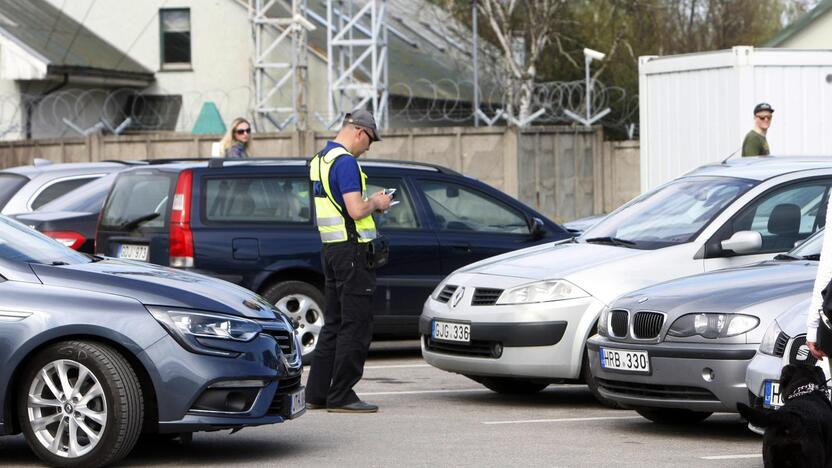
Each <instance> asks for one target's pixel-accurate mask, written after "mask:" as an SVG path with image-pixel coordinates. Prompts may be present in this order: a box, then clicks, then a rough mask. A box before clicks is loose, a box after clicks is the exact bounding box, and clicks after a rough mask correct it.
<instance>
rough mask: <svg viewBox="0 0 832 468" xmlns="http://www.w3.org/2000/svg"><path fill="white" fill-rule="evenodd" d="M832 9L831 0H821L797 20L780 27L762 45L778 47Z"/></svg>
mask: <svg viewBox="0 0 832 468" xmlns="http://www.w3.org/2000/svg"><path fill="white" fill-rule="evenodd" d="M830 9H832V0H821V1H820V2H818V4H817V5H815V7H814V8H812V9H811V10H809V11H807V12H806V13H804V14H803V15H801V16H800V18H798V19H797V20H795V21H794V22H792V23H791V24H789V25H788V26H786V27H785V28H783V29H781V30H780V32H778V33H777V34H775V36H774V37H773V38H771V39H769V40H768V42H766V43H765V44H763V47H780V46H781V45H783V43H784V42H786V41H787V40H789V39H790V38H791V37H792V36H794V35H795V34H797V33H799V32H800V31H802V30H803V29H804V28H806V27H807V26H809V25H810V24H812V23H813V22H814V21H815V20H816V19H818V18H820V17H821V16H823V15H825V14H826V13H827V12H828V11H829V10H830Z"/></svg>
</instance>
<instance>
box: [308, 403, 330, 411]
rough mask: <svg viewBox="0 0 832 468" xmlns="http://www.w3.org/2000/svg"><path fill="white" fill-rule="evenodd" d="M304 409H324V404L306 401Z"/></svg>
mask: <svg viewBox="0 0 832 468" xmlns="http://www.w3.org/2000/svg"><path fill="white" fill-rule="evenodd" d="M306 409H308V410H315V409H326V405H319V404H318V403H309V402H308V401H307V402H306Z"/></svg>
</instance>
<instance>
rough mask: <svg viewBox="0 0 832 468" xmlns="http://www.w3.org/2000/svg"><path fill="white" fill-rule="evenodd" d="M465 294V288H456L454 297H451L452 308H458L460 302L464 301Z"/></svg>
mask: <svg viewBox="0 0 832 468" xmlns="http://www.w3.org/2000/svg"><path fill="white" fill-rule="evenodd" d="M464 294H465V288H464V287H462V286H460V287H458V288H456V291H454V295H453V296H451V300H450V302H449V304H450V305H451V307H456V306H458V305H459V302H460V301H461V300H462V296H463V295H464Z"/></svg>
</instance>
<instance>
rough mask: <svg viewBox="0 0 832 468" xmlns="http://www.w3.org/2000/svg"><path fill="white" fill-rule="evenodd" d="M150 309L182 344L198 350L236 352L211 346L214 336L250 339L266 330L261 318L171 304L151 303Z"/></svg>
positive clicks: (220, 352) (215, 337)
mask: <svg viewBox="0 0 832 468" xmlns="http://www.w3.org/2000/svg"><path fill="white" fill-rule="evenodd" d="M147 310H148V311H149V312H150V313H151V315H153V317H154V318H155V319H156V320H157V321H159V323H161V324H162V326H163V327H164V328H165V329H166V330H167V331H168V333H170V334H171V336H173V338H174V339H176V341H178V342H179V344H181V345H182V346H183V347H184V348H185V349H187V350H189V351H193V352H197V353H204V354H216V355H220V356H233V355H236V354H238V353H235V352H233V351H228V350H219V349H210V348H211V345H210V340H212V339H213V340H223V341H227V342H248V341H251V340H253V339H254V338H255V337H256V336H257V335H258V334H259V333H260V332H261V331H262V330H263V328H262V327H261V326H260V324H258V323H257V322H255V321H253V320H249V319H246V318H243V317H234V316H230V315H224V314H214V313H210V312H197V311H193V310H183V309H175V308H169V307H155V306H150V307H147ZM205 339H208V340H205Z"/></svg>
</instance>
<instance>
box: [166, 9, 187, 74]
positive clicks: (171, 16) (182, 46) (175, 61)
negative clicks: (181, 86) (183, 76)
mask: <svg viewBox="0 0 832 468" xmlns="http://www.w3.org/2000/svg"><path fill="white" fill-rule="evenodd" d="M159 23H160V24H159V27H160V35H161V48H162V68H163V69H164V68H167V69H170V68H183V66H184V67H187V68H190V64H191V10H190V9H188V8H183V9H175V10H174V9H171V10H166V9H163V10H159Z"/></svg>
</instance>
